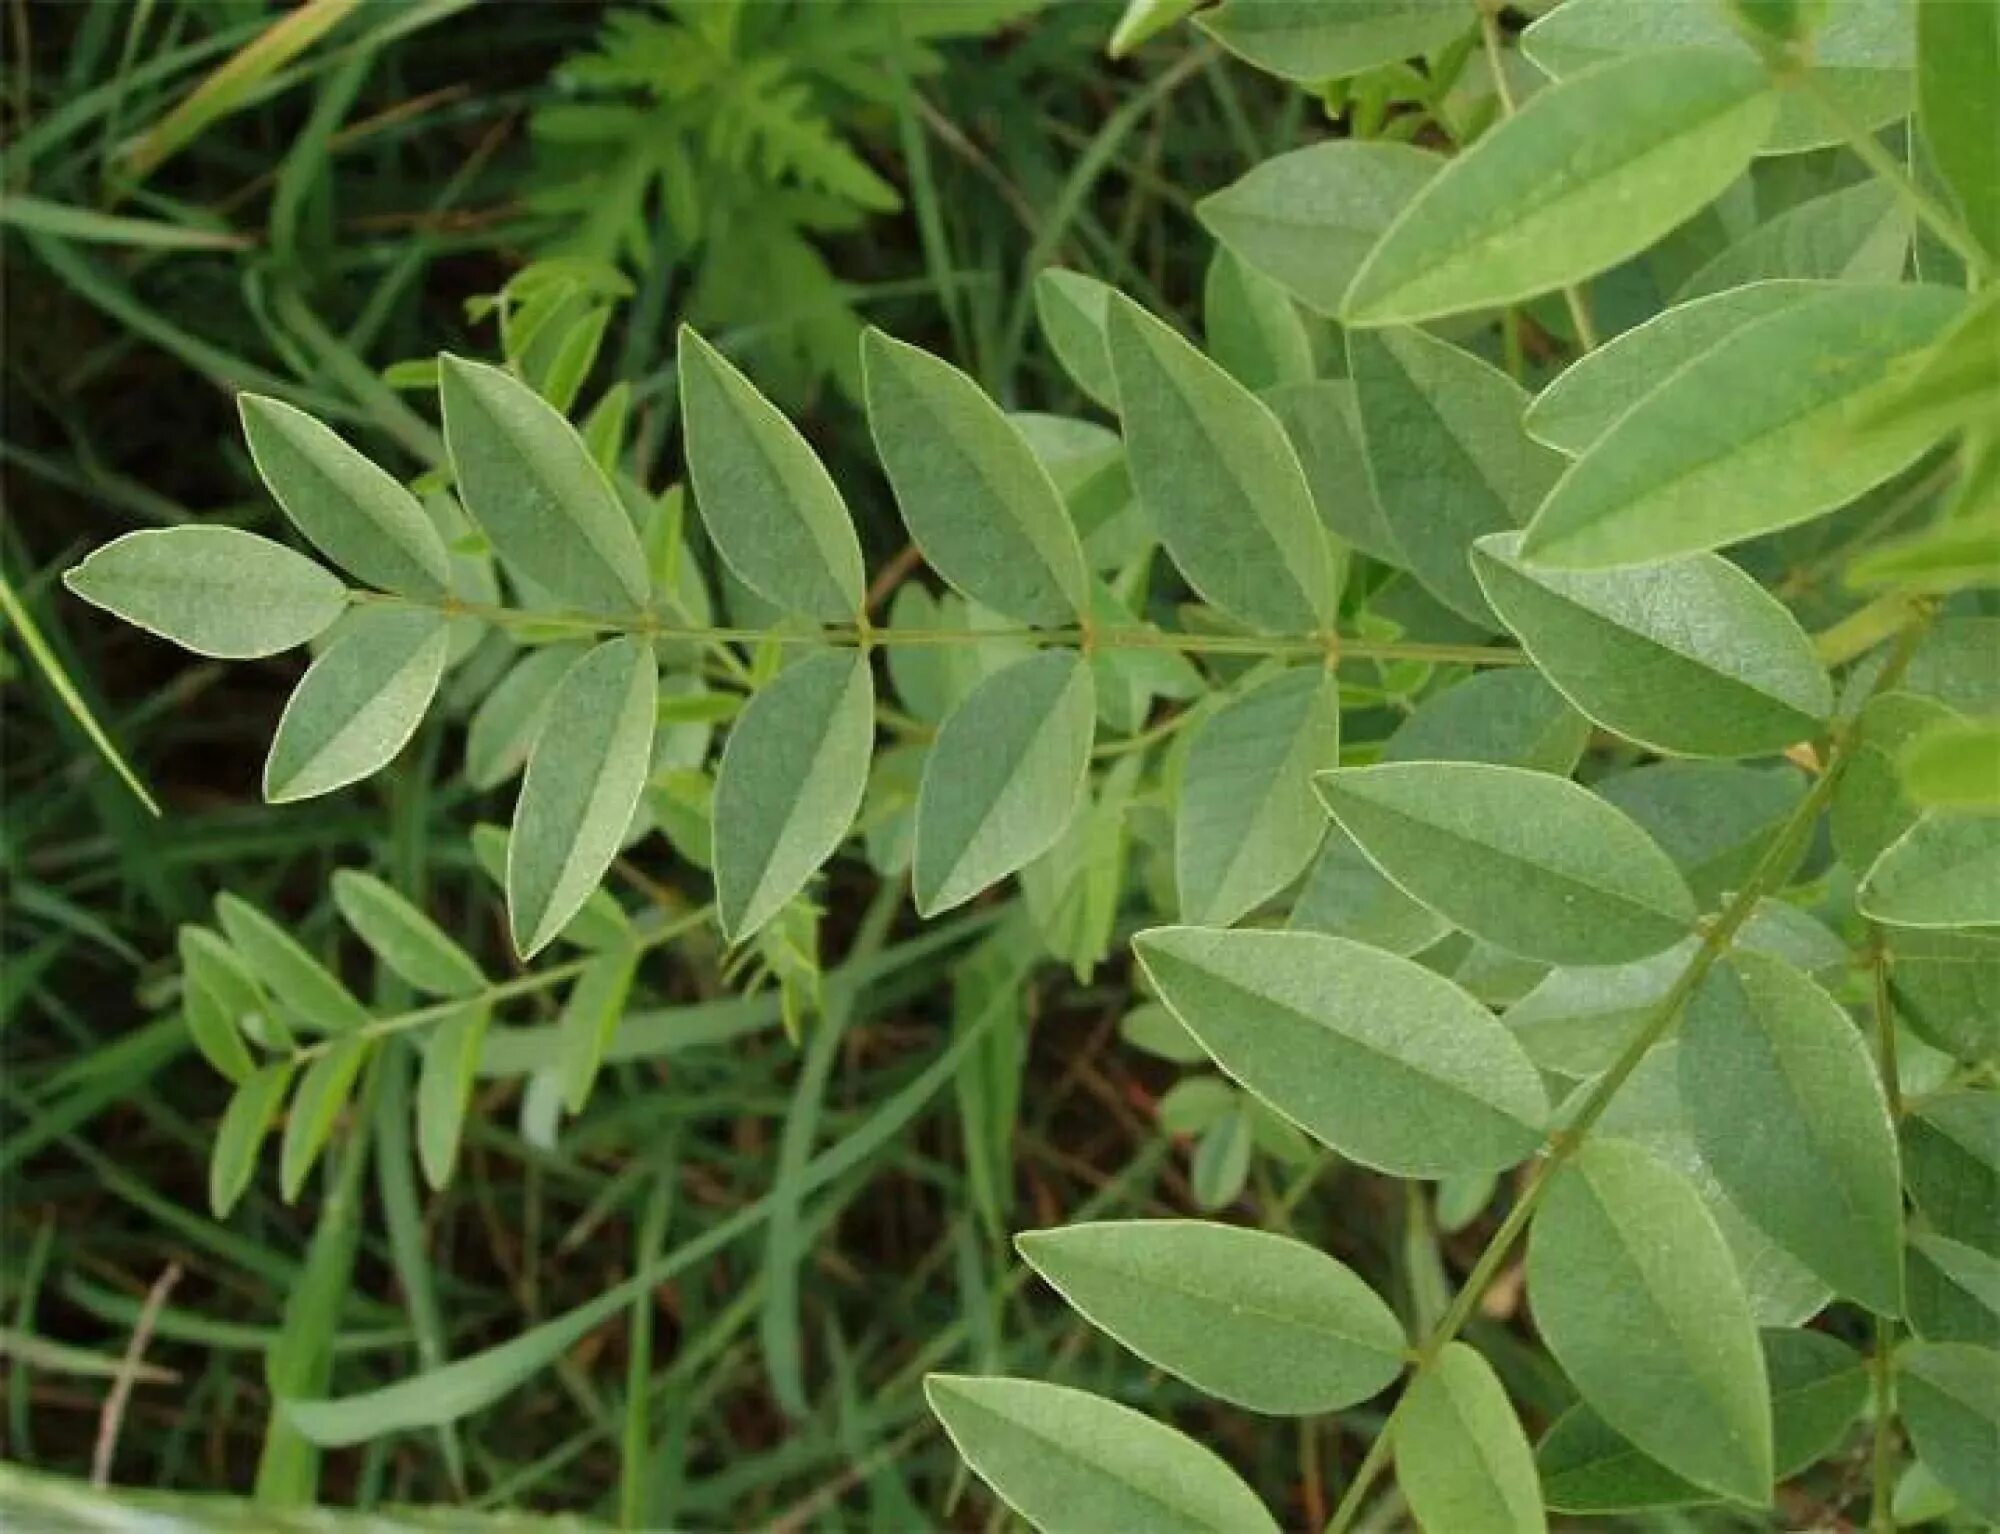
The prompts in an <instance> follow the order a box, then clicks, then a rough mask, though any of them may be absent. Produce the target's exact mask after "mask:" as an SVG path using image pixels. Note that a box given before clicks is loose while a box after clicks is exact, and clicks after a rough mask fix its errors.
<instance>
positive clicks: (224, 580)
mask: <svg viewBox="0 0 2000 1534" xmlns="http://www.w3.org/2000/svg"><path fill="white" fill-rule="evenodd" d="M63 584H64V585H65V586H67V587H69V589H70V590H71V591H73V592H75V593H76V594H77V595H78V596H80V597H82V598H83V599H84V600H85V601H86V602H89V603H91V604H92V605H93V606H96V607H101V608H103V609H104V610H105V611H106V612H108V613H113V614H115V615H117V616H118V617H120V618H123V619H124V620H125V621H126V622H127V623H132V624H137V625H138V626H139V627H140V628H142V629H144V630H146V632H147V633H149V634H157V635H159V636H160V638H162V639H170V640H172V641H173V642H174V643H175V644H177V645H179V646H181V647H182V648H183V649H186V650H192V651H194V653H195V654H197V655H208V656H213V657H214V658H215V659H217V660H254V659H256V658H257V657H259V656H264V655H276V654H277V653H278V652H279V651H281V650H289V649H291V648H292V647H293V646H295V645H302V644H304V643H305V642H306V641H307V640H308V639H311V638H313V637H314V636H315V635H316V634H319V633H320V632H321V631H322V630H324V629H326V628H327V627H328V626H329V625H330V624H332V622H333V621H334V620H335V619H336V618H338V617H339V616H340V615H341V613H342V612H343V611H344V610H345V608H346V606H347V588H346V587H345V586H343V585H341V583H340V582H339V581H338V580H336V579H335V578H334V577H333V576H332V575H330V574H329V573H328V572H327V571H326V570H324V569H322V568H321V567H320V566H319V565H317V564H315V563H314V562H313V561H312V560H310V559H307V558H306V557H305V555H303V554H298V553H294V552H293V551H292V550H290V549H288V548H286V547H285V546H284V545H283V544H281V543H273V542H271V540H270V539H268V538H259V537H258V536H257V535H256V534H255V533H246V532H243V531H242V530H241V529H239V528H234V527H194V526H183V527H163V528H148V529H146V530H145V531H143V532H136V533H127V534H125V535H124V536H123V537H122V538H114V539H112V540H111V542H109V543H107V544H105V545H104V546H103V547H102V548H99V549H94V550H92V551H91V554H90V557H89V558H87V559H85V560H84V561H83V563H82V564H80V565H77V566H76V567H75V568H74V569H71V570H69V571H66V572H65V573H64V575H63Z"/></svg>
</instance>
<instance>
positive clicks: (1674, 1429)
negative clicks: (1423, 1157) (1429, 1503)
mask: <svg viewBox="0 0 2000 1534" xmlns="http://www.w3.org/2000/svg"><path fill="white" fill-rule="evenodd" d="M1528 1297H1529V1301H1530V1303H1531V1304H1532V1305H1533V1306H1534V1312H1535V1320H1536V1323H1537V1325H1538V1326H1539V1327H1540V1328H1541V1332H1542V1337H1543V1340H1544V1341H1546V1342H1547V1344H1548V1347H1549V1351H1550V1352H1552V1353H1553V1354H1555V1357H1556V1361H1557V1362H1558V1363H1560V1364H1561V1365H1562V1367H1563V1369H1564V1371H1565V1372H1566V1373H1567V1374H1568V1375H1569V1377H1570V1379H1571V1380H1572V1381H1573V1382H1574V1383H1575V1385H1576V1387H1577V1389H1578V1391H1579V1392H1581V1394H1582V1396H1583V1399H1584V1400H1585V1401H1586V1402H1588V1403H1589V1404H1590V1405H1591V1407H1593V1408H1594V1409H1595V1410H1596V1411H1597V1413H1598V1414H1599V1415H1600V1416H1601V1417H1603V1418H1604V1420H1605V1421H1606V1422H1608V1423H1609V1424H1610V1425H1611V1426H1612V1428H1613V1429H1615V1430H1616V1431H1617V1432H1619V1433H1621V1434H1622V1435H1624V1436H1625V1437H1626V1438H1627V1439H1629V1440H1630V1441H1631V1442H1632V1443H1633V1444H1634V1445H1636V1446H1637V1447H1638V1448H1639V1449H1641V1450H1642V1451H1644V1452H1645V1453H1646V1454H1647V1455H1648V1456H1650V1457H1651V1458H1653V1459H1655V1460H1657V1461H1658V1462H1659V1463H1660V1464H1662V1465H1665V1466H1666V1467H1667V1468H1668V1469H1670V1470H1673V1471H1675V1472H1677V1473H1678V1474H1680V1475H1681V1476H1683V1477H1685V1478H1686V1479H1688V1480H1690V1481H1692V1482H1694V1483H1695V1484H1696V1485H1698V1486H1702V1487H1705V1488H1707V1489H1709V1490H1712V1491H1716V1492H1720V1493H1721V1494H1722V1495H1724V1496H1728V1497H1734V1498H1736V1499H1737V1500H1739V1501H1743V1502H1749V1503H1752V1504H1754V1505H1757V1506H1763V1505H1765V1504H1767V1503H1768V1502H1769V1500H1770V1496H1771V1480H1772V1462H1773V1449H1772V1432H1771V1403H1770V1391H1769V1386H1768V1383H1767V1380H1766V1376H1765V1371H1764V1360H1763V1355H1762V1353H1761V1351H1760V1350H1759V1348H1758V1344H1757V1331H1756V1327H1755V1326H1754V1324H1753V1323H1752V1321H1751V1319H1750V1306H1749V1302H1748V1301H1747V1300H1746V1299H1745V1298H1744V1294H1743V1285H1742V1281H1741V1280H1740V1279H1739V1278H1738V1277H1737V1276H1736V1266H1735V1263H1734V1262H1733V1261H1732V1260H1731V1258H1730V1255H1729V1248H1728V1247H1727V1246H1725V1245H1724V1244H1723V1240H1722V1235H1721V1232H1720V1231H1718V1230H1717V1229H1716V1227H1715V1222H1714V1220H1713V1219H1711V1218H1710V1216H1709V1214H1708V1211H1707V1210H1706V1209H1704V1208H1703V1207H1702V1203H1701V1199H1700V1197H1699V1196H1698V1195H1697V1194H1696V1193H1695V1191H1694V1189H1693V1188H1692V1187H1690V1186H1689V1185H1688V1184H1687V1182H1686V1181H1684V1180H1683V1179H1682V1178H1681V1177H1680V1176H1679V1175H1678V1174H1676V1173H1675V1172H1673V1171H1671V1170H1670V1169H1669V1168H1667V1167H1666V1166H1665V1165H1664V1164H1662V1163H1661V1162H1659V1161H1657V1160H1655V1159H1654V1158H1653V1157H1652V1156H1651V1155H1650V1154H1648V1153H1647V1152H1646V1151H1643V1150H1641V1149H1639V1148H1638V1147H1637V1146H1635V1145H1630V1144H1626V1143H1623V1142H1619V1141H1615V1140H1605V1141H1598V1142H1593V1143H1590V1144H1587V1145H1585V1146H1584V1147H1583V1149H1582V1150H1580V1151H1579V1152H1577V1154H1576V1155H1575V1156H1574V1157H1573V1158H1572V1159H1571V1161H1570V1163H1569V1164H1568V1165H1567V1166H1565V1167H1563V1168H1562V1169H1561V1170H1560V1171H1559V1172H1557V1173H1555V1174H1554V1175H1553V1177H1552V1180H1551V1182H1550V1184H1549V1191H1548V1196H1547V1197H1546V1198H1545V1199H1544V1200H1543V1203H1542V1207H1541V1209H1540V1210H1539V1211H1538V1212H1537V1214H1536V1216H1535V1221H1534V1224H1533V1226H1532V1228H1531V1230H1530V1234H1529V1241H1528Z"/></svg>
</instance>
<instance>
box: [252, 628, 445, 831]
mask: <svg viewBox="0 0 2000 1534" xmlns="http://www.w3.org/2000/svg"><path fill="white" fill-rule="evenodd" d="M449 644H450V635H449V633H448V632H447V629H446V625H445V619H444V616H443V615H442V614H440V613H435V612H431V611H429V610H427V609H423V608H396V607H369V608H362V609H359V610H357V611H355V612H351V613H349V614H347V616H346V617H344V618H343V619H341V621H340V624H339V625H338V627H337V628H336V629H335V630H334V634H333V641H332V643H330V644H329V645H328V646H327V647H326V649H325V651H324V652H322V653H321V655H320V656H319V658H318V659H317V660H315V661H314V662H313V663H312V666H311V667H310V668H309V669H308V670H307V672H306V674H305V675H304V676H303V677H301V678H300V679H299V685H298V687H297V688H296V689H295V690H294V691H293V693H292V696H291V698H290V699H289V700H288V701H287V702H286V704H285V712H284V714H283V716H282V717H281V718H280V719H279V720H278V730H277V733H276V734H275V735H274V736H272V738H271V751H270V755H269V756H268V757H266V758H265V761H264V798H265V799H266V800H267V801H269V802H270V803H272V804H289V803H291V802H292V801H294V800H298V799H310V798H312V797H314V796H315V795H318V794H326V793H331V792H333V790H335V789H336V788H345V787H346V786H347V785H348V784H350V783H356V782H359V781H360V780H361V779H362V778H365V777H368V776H370V775H371V774H373V773H376V772H379V771H380V770H381V769H382V768H384V767H386V766H387V765H388V764H389V763H390V762H391V761H393V760H394V759H395V757H396V753H397V752H399V751H401V750H402V749H403V747H404V746H405V745H407V744H408V743H409V740H410V737H411V736H412V735H414V734H415V733H416V730H417V726H418V725H420V724H422V723H423V719H424V714H425V712H426V710H428V709H429V708H430V705H431V699H432V698H434V697H435V696H436V695H437V688H438V682H439V681H440V680H441V679H442V678H443V676H444V665H445V657H446V651H447V649H448V647H449Z"/></svg>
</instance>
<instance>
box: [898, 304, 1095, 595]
mask: <svg viewBox="0 0 2000 1534" xmlns="http://www.w3.org/2000/svg"><path fill="white" fill-rule="evenodd" d="M861 362H862V373H863V377H864V379H865V382H866V386H867V395H868V427H869V430H870V432H871V433H872V434H873V435H874V438H875V450H876V452H877V453H878V454H879V455H880V456H881V459H882V466H883V468H884V469H886V470H887V471H888V475H889V483H890V484H891V485H892V486H893V487H894V488H895V492H896V504H897V505H898V506H899V507H900V508H901V509H902V513H903V521H904V522H905V523H906V524H908V526H909V529H910V536H911V537H912V538H914V539H915V540H916V542H917V547H918V548H920V549H922V550H923V552H924V558H925V559H926V560H928V561H929V562H930V565H931V567H932V568H933V569H935V570H936V571H937V572H938V574H940V575H942V576H943V577H944V578H945V579H946V580H948V581H950V582H951V583H952V584H953V585H954V586H956V587H957V588H958V589H959V590H960V591H962V592H964V593H965V594H966V595H967V596H969V597H971V598H972V599H973V600H974V601H975V602H981V603H984V604H985V605H986V606H988V607H990V608H992V609H993V610H994V611H995V612H1000V613H1005V614H1007V616H1009V617H1011V618H1018V619H1019V620H1020V621H1021V622H1023V623H1038V624H1043V625H1049V626H1056V625H1061V624H1066V623H1074V622H1076V621H1077V619H1078V618H1079V617H1081V616H1082V615H1083V614H1085V613H1087V612H1088V611H1089V608H1090V578H1089V575H1088V574H1087V573H1086V571H1085V569H1084V563H1083V549H1082V547H1081V546H1080V545H1079V544H1078V543H1077V539H1076V528H1075V527H1074V525H1073V524H1072V523H1071V522H1070V519H1069V512H1068V510H1067V509H1066V508H1065V507H1064V505H1063V499H1062V496H1061V494H1060V493H1059V492H1058V491H1057V490H1056V487H1055V484H1054V482H1053V481H1052V480H1050V478H1049V474H1048V470H1046V469H1045V468H1043V467H1042V463H1041V460H1040V459H1038V458H1037V457H1036V456H1035V453H1034V449H1033V448H1031V447H1029V446H1028V442H1027V439H1026V438H1025V437H1023V436H1022V435H1021V431H1020V428H1019V427H1017V426H1015V425H1014V423H1013V422H1011V421H1009V420H1008V419H1007V417H1006V415H1005V414H1004V413H1002V411H1001V409H1000V407H999V406H998V405H996V404H994V403H993V401H992V400H990V399H988V398H987V397H986V395H985V393H984V392H982V391H981V389H980V387H979V385H977V384H976V383H974V382H973V381H972V380H971V379H970V378H967V377H966V376H965V374H963V373H961V372H960V371H959V370H958V369H957V368H955V367H953V366H952V365H951V364H950V363H948V362H944V361H941V360H940V359H938V358H936V357H933V356H932V355H930V353H928V352H925V351H921V350H919V349H918V348H917V347H914V346H908V345H905V344H904V343H903V342H901V341H896V340H892V339H891V338H890V337H888V336H885V335H883V334H882V332H881V331H879V330H871V331H869V332H868V333H867V335H866V336H865V337H863V339H862V346H861Z"/></svg>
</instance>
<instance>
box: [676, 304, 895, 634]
mask: <svg viewBox="0 0 2000 1534" xmlns="http://www.w3.org/2000/svg"><path fill="white" fill-rule="evenodd" d="M680 381H681V410H682V412H683V414H684V416H685V418H686V425H685V428H684V430H685V433H686V452H687V462H688V477H689V478H690V479H691V480H693V482H694V499H695V504H696V506H698V507H699V508H700V509H701V516H702V521H703V522H704V523H705V524H706V525H707V527H708V533H709V536H710V537H711V538H713V539H714V540H715V547H716V550H717V552H718V553H720V554H721V555H722V558H723V561H724V563H726V564H727V565H728V566H729V568H730V569H731V570H733V571H734V572H735V573H736V574H737V575H738V576H739V577H740V578H741V579H742V581H743V583H744V584H745V585H746V586H748V587H750V589H751V590H753V591H755V592H757V593H758V595H760V596H762V597H764V598H766V599H767V600H769V601H772V602H775V603H776V604H777V605H778V606H780V607H782V608H784V609H786V610H787V611H789V612H795V613H803V614H804V615H805V616H807V617H810V618H818V619H820V620H822V621H824V622H827V623H841V622H846V621H849V620H851V619H852V618H853V617H854V616H855V614H856V613H858V612H860V610H861V604H862V599H863V596H864V595H865V590H866V586H867V576H866V573H865V572H864V570H863V568H862V564H861V545H860V543H859V542H857V541H856V539H855V536H854V524H853V523H852V521H850V520H849V518H848V515H847V506H846V503H845V502H843V501H842V500H841V498H840V492H839V490H837V489H835V488H834V483H833V480H832V478H831V477H830V476H829V475H828V474H827V472H826V468H825V466H824V465H822V464H821V463H820V461H819V457H818V455H817V454H815V453H814V452H813V450H812V449H811V448H810V447H809V446H807V445H806V439H805V438H804V437H802V436H801V435H800V434H799V430H798V428H797V427H796V426H794V425H792V423H791V422H790V421H788V420H786V419H785V417H784V416H783V415H781V414H780V413H779V411H778V409H777V407H776V406H774V405H773V404H772V403H771V402H770V401H769V400H767V399H765V398H764V396H763V395H762V394H760V393H758V392H757V386H756V385H755V384H753V383H751V382H750V380H749V379H747V378H745V377H744V376H743V375H742V373H740V372H738V371H737V370H736V368H735V367H733V366H732V365H731V364H730V362H729V361H728V359H727V358H725V357H724V356H723V355H722V353H720V352H718V351H717V350H716V349H715V348H714V347H712V346H710V345H709V344H708V342H706V341H704V340H703V339H702V338H701V337H700V336H698V335H696V334H695V332H694V331H693V330H691V329H689V328H688V327H687V326H685V325H683V326H682V327H681V332H680Z"/></svg>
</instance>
